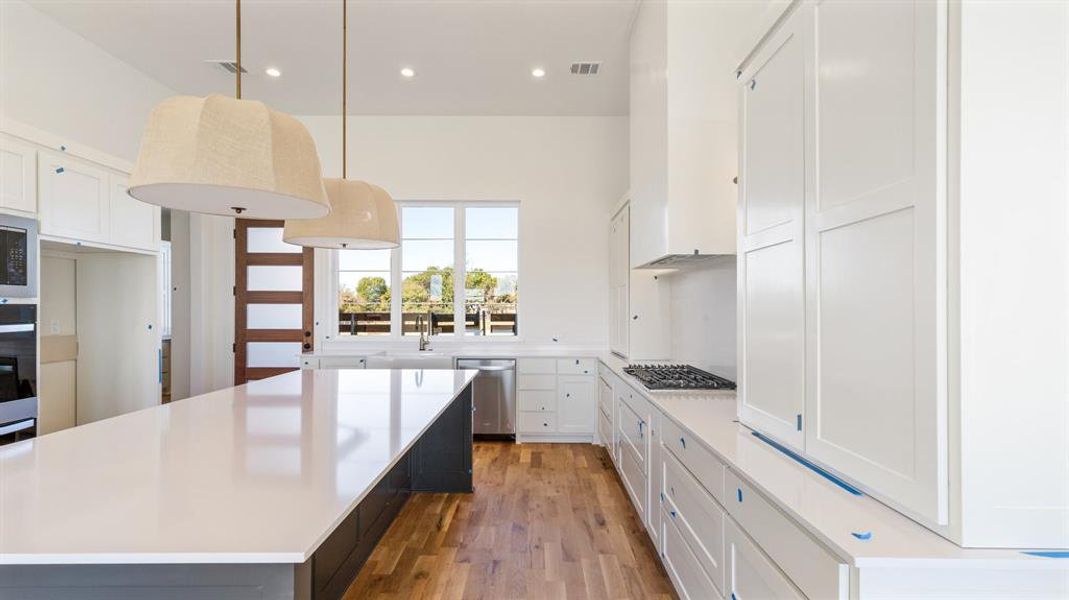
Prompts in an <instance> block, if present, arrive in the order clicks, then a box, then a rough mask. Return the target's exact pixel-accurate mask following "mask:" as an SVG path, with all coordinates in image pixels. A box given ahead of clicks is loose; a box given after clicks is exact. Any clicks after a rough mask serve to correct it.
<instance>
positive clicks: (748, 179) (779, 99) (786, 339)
mask: <svg viewBox="0 0 1069 600" xmlns="http://www.w3.org/2000/svg"><path fill="white" fill-rule="evenodd" d="M806 10H807V9H806V8H805V7H803V8H801V9H799V10H798V11H797V12H795V13H794V14H793V15H792V16H791V17H790V18H789V20H788V21H787V22H786V23H785V24H784V26H783V27H782V28H781V29H780V30H779V31H778V32H777V33H776V34H775V35H774V36H773V37H772V38H771V39H769V40H768V41H767V42H766V44H765V46H764V48H763V49H762V50H761V51H760V52H759V54H758V55H757V56H756V58H755V59H754V61H753V62H752V64H751V66H749V67H748V68H747V69H746V70H745V71H744V72H743V73H742V74H741V76H740V77H739V82H740V85H739V110H740V113H741V114H740V115H739V126H740V132H739V138H740V141H741V149H740V152H739V195H740V196H739V211H740V212H739V220H738V227H739V254H738V292H737V293H738V295H739V314H738V331H739V341H738V343H739V357H740V361H739V377H738V379H739V390H738V392H739V393H738V405H739V419H740V420H741V421H742V422H744V423H746V424H747V425H750V426H751V427H753V428H755V429H758V430H760V431H763V432H764V433H767V434H769V435H771V436H773V437H775V438H776V439H778V440H780V441H781V442H783V443H786V444H788V445H790V446H793V447H794V448H797V449H801V448H802V445H803V443H804V436H803V434H802V415H803V412H804V406H805V276H804V266H805V261H804V248H805V247H804V235H805V227H804V223H803V216H804V210H805V181H806V177H805V143H804V142H805V89H806V78H807V68H806V47H807V44H808V35H809V33H808V23H809V21H808V17H809V13H808V12H806Z"/></svg>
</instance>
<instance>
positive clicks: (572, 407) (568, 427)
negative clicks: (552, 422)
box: [557, 375, 595, 433]
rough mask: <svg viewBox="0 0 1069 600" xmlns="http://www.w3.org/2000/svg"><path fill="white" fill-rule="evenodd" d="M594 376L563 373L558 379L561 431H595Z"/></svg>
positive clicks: (558, 408)
mask: <svg viewBox="0 0 1069 600" xmlns="http://www.w3.org/2000/svg"><path fill="white" fill-rule="evenodd" d="M594 403H595V401H594V378H593V377H588V376H578V375H571V376H569V375H561V376H560V377H559V378H558V380H557V427H558V430H559V431H560V432H561V433H592V432H593V431H594V414H595V408H594Z"/></svg>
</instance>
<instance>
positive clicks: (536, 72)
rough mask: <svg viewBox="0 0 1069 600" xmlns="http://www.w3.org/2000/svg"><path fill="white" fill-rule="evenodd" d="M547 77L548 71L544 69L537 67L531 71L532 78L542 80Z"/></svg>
mask: <svg viewBox="0 0 1069 600" xmlns="http://www.w3.org/2000/svg"><path fill="white" fill-rule="evenodd" d="M545 76H546V70H545V69H543V68H542V67H535V68H533V69H531V77H534V78H535V79H542V78H543V77H545Z"/></svg>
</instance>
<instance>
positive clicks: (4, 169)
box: [0, 135, 37, 214]
mask: <svg viewBox="0 0 1069 600" xmlns="http://www.w3.org/2000/svg"><path fill="white" fill-rule="evenodd" d="M0 210H12V211H18V212H22V213H29V214H36V213H37V149H36V148H35V147H34V146H32V145H31V144H27V143H25V142H21V141H19V140H16V139H14V138H11V137H8V136H2V135H0Z"/></svg>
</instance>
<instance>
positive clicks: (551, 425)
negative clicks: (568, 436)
mask: <svg viewBox="0 0 1069 600" xmlns="http://www.w3.org/2000/svg"><path fill="white" fill-rule="evenodd" d="M516 425H517V429H518V430H519V431H521V432H523V433H533V434H536V435H537V434H541V433H554V432H556V431H557V415H556V414H554V413H551V412H544V413H539V412H521V413H519V417H518V418H517V419H516Z"/></svg>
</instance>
